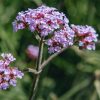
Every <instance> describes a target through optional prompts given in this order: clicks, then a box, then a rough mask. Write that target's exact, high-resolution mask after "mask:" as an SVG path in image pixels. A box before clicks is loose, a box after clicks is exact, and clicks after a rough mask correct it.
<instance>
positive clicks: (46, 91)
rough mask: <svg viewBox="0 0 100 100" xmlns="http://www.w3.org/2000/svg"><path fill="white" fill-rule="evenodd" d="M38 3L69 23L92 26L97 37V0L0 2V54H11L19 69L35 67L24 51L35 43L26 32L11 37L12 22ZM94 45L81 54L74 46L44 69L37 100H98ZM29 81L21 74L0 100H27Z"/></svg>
mask: <svg viewBox="0 0 100 100" xmlns="http://www.w3.org/2000/svg"><path fill="white" fill-rule="evenodd" d="M41 3H44V4H46V5H48V6H53V7H56V8H58V9H59V10H60V11H63V12H64V13H65V14H66V16H67V17H68V18H69V20H70V23H74V24H80V25H85V24H88V25H92V26H93V27H94V28H95V29H96V30H97V33H98V34H99V35H100V0H42V1H41V0H0V53H1V52H12V53H13V54H14V55H15V56H16V57H17V61H16V66H18V67H19V68H20V69H23V68H25V67H32V66H35V61H32V60H30V59H29V58H28V57H27V55H26V48H27V46H28V45H29V44H34V45H37V43H38V42H37V41H36V39H35V38H34V35H33V34H32V33H31V32H29V31H28V30H21V31H19V32H17V33H14V32H13V30H12V21H13V20H14V19H15V16H16V14H17V13H18V12H19V11H22V10H26V9H28V8H36V7H37V5H40V4H41ZM96 45H97V46H96V47H97V48H96V51H84V50H83V51H81V50H79V49H78V48H77V47H75V46H74V47H72V48H70V49H68V50H66V51H65V52H63V53H62V54H60V55H59V56H58V57H56V58H55V59H54V60H53V61H52V62H51V63H50V64H49V65H47V66H46V68H45V71H44V72H43V75H42V77H41V85H40V86H39V91H38V93H37V98H38V100H100V71H99V70H100V42H98V43H97V44H96ZM44 56H45V57H46V54H44ZM45 57H44V59H45ZM32 78H33V75H32V74H28V73H25V76H24V78H23V79H22V80H20V81H18V83H17V86H16V87H15V88H14V87H11V88H10V89H8V90H6V91H1V90H0V100H28V97H29V94H30V89H31V83H32Z"/></svg>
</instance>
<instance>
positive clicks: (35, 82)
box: [29, 38, 44, 100]
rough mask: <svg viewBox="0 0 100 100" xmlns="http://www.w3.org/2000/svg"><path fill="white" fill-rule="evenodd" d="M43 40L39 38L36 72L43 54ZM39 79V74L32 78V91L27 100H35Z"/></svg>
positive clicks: (38, 69)
mask: <svg viewBox="0 0 100 100" xmlns="http://www.w3.org/2000/svg"><path fill="white" fill-rule="evenodd" d="M43 44H44V43H43V38H41V40H40V43H39V54H38V59H37V65H36V70H37V72H38V71H40V69H41V68H40V67H41V66H40V65H41V62H42V54H43ZM39 78H40V74H37V75H35V76H34V80H33V85H32V91H31V95H30V98H29V100H35V95H36V91H37V88H38V83H39Z"/></svg>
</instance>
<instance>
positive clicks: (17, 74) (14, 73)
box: [0, 53, 24, 90]
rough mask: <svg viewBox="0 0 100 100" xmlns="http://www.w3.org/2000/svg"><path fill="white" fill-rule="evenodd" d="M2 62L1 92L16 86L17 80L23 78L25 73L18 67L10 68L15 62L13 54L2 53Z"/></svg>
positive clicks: (0, 67)
mask: <svg viewBox="0 0 100 100" xmlns="http://www.w3.org/2000/svg"><path fill="white" fill-rule="evenodd" d="M1 56H2V58H3V59H1V60H0V90H3V89H4V90H5V89H7V88H9V86H10V85H12V86H16V82H17V80H16V79H17V78H20V79H21V78H22V77H23V75H24V74H23V73H22V72H21V71H19V70H18V68H16V67H10V66H9V64H10V63H11V62H13V61H14V60H15V58H14V57H13V55H12V54H10V53H8V54H7V53H2V54H1Z"/></svg>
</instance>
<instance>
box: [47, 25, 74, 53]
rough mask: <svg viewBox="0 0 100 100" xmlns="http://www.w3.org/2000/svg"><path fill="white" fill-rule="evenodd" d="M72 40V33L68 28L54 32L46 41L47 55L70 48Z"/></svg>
mask: <svg viewBox="0 0 100 100" xmlns="http://www.w3.org/2000/svg"><path fill="white" fill-rule="evenodd" d="M73 38H74V31H73V30H72V29H71V28H70V27H69V26H66V27H64V28H62V29H61V30H58V31H55V32H54V36H53V37H52V38H51V39H48V40H47V41H46V44H47V45H48V47H49V48H48V50H49V53H54V52H59V51H60V50H61V49H62V48H65V47H66V48H67V47H69V46H72V45H73Z"/></svg>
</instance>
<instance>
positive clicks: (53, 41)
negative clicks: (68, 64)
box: [13, 5, 97, 53]
mask: <svg viewBox="0 0 100 100" xmlns="http://www.w3.org/2000/svg"><path fill="white" fill-rule="evenodd" d="M24 28H28V29H29V30H30V31H31V32H34V31H37V32H38V36H39V37H40V38H41V37H43V38H44V39H45V41H46V42H45V44H46V45H47V46H48V50H49V53H55V52H59V51H60V50H61V49H62V48H68V47H69V46H72V45H74V43H75V42H76V39H77V43H78V46H79V48H81V49H88V50H95V42H97V34H96V31H95V30H94V29H93V28H92V27H91V26H88V25H86V26H81V25H71V27H70V26H69V20H68V18H67V17H66V16H65V14H64V13H62V12H58V10H57V9H56V8H53V7H47V6H45V5H42V6H40V7H38V8H37V9H28V10H26V11H22V12H19V13H18V15H17V17H16V19H15V21H14V22H13V29H14V31H16V32H17V31H18V30H20V29H24ZM46 37H50V38H46Z"/></svg>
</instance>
